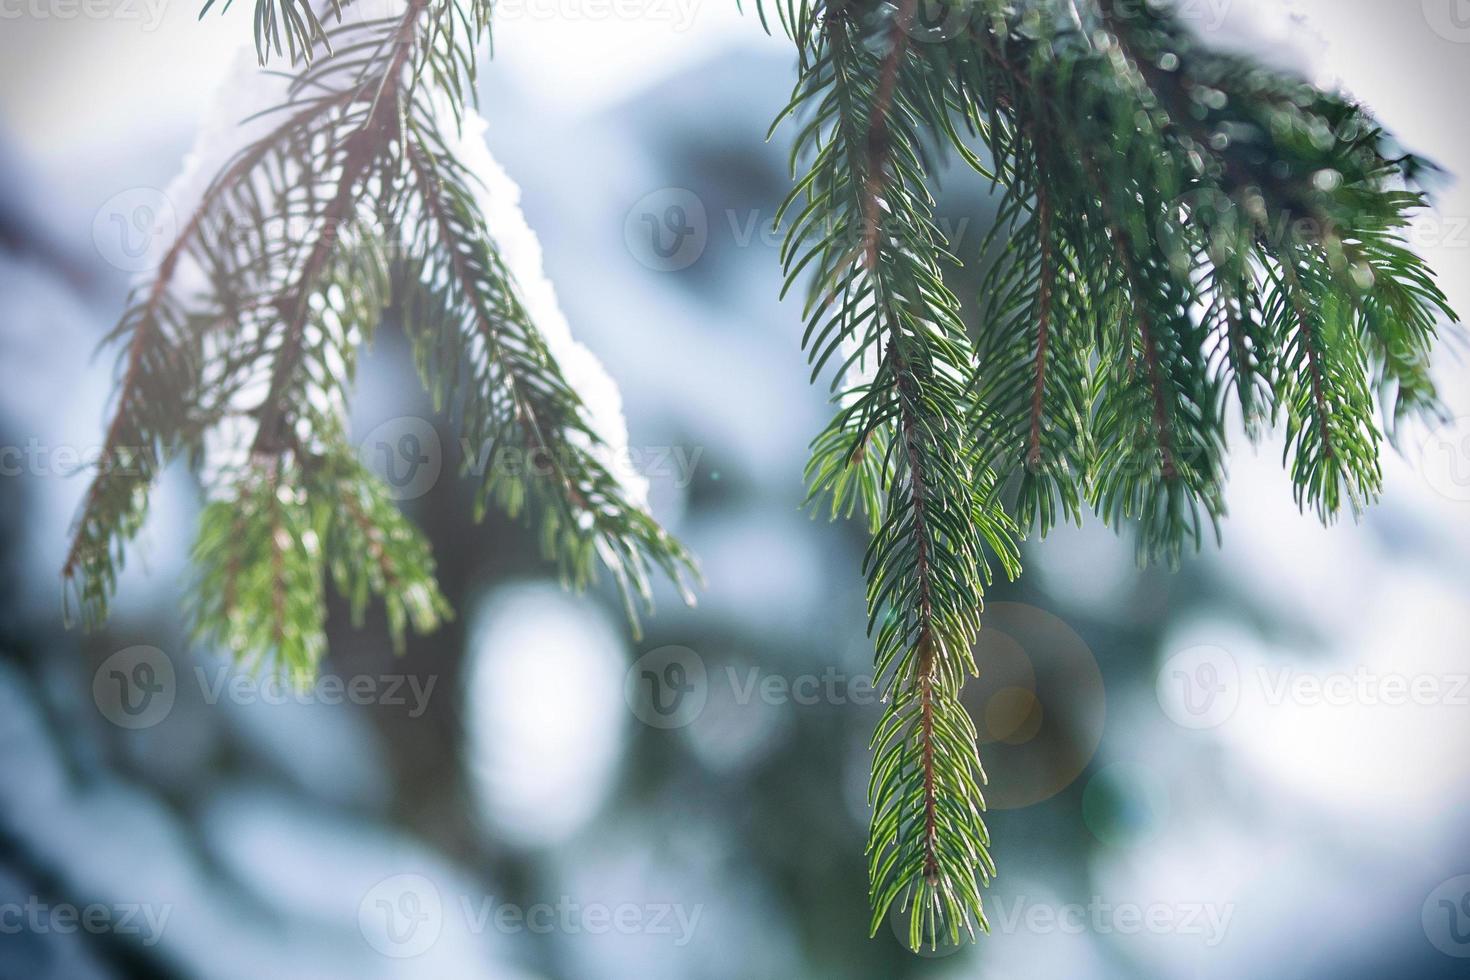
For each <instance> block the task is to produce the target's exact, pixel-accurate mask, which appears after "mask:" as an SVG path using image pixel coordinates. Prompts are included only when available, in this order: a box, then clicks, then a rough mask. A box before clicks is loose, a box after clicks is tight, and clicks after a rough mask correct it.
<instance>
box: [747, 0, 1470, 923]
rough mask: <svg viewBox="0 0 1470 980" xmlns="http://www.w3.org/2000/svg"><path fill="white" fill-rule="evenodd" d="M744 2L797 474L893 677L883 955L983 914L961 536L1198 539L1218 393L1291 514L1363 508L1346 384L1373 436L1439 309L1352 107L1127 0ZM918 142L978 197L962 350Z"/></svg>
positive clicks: (1403, 174)
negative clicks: (776, 61) (773, 159)
mask: <svg viewBox="0 0 1470 980" xmlns="http://www.w3.org/2000/svg"><path fill="white" fill-rule="evenodd" d="M758 9H759V8H758ZM775 9H776V11H777V14H778V18H777V19H778V22H779V23H780V24H781V26H782V27H783V28H784V29H785V30H786V32H787V33H788V34H789V35H790V36H791V37H792V38H793V39H794V41H795V42H796V46H797V52H798V55H797V62H798V69H799V73H800V78H799V81H798V85H797V89H796V91H795V93H794V95H793V97H792V99H791V102H790V104H789V105H788V106H787V107H786V108H785V109H784V110H783V111H782V113H781V115H780V117H779V118H778V120H777V121H778V122H780V121H781V119H784V118H786V117H788V116H795V117H797V118H798V119H799V120H800V122H799V125H800V128H799V130H798V134H797V137H796V141H795V143H796V145H795V151H794V152H795V156H794V158H796V159H801V158H809V159H810V161H811V163H810V169H809V170H808V171H807V172H806V173H805V174H804V175H803V176H801V177H800V178H799V179H798V182H797V184H796V187H795V188H794V190H793V191H792V193H791V195H790V196H789V197H788V199H787V201H786V202H785V203H784V204H783V206H782V208H781V210H780V212H779V213H778V217H777V223H778V225H779V224H781V223H782V221H784V220H785V219H787V218H788V217H790V219H791V220H790V222H789V227H788V232H787V235H788V237H787V240H786V244H785V246H784V248H783V250H782V256H781V258H782V263H783V267H784V269H785V272H786V276H787V279H786V283H785V289H786V290H790V289H791V288H792V287H793V286H794V284H795V283H796V281H797V280H798V278H806V279H807V281H808V283H809V292H808V298H807V302H806V305H805V307H804V309H803V318H804V319H805V321H806V330H805V334H804V337H803V345H804V346H805V347H806V349H807V351H808V356H809V358H810V359H811V362H812V366H813V372H812V377H813V380H815V379H816V378H817V377H818V376H820V375H821V374H822V373H823V372H824V371H828V372H830V373H831V374H832V376H833V382H832V385H833V390H834V392H835V393H836V397H835V400H836V403H837V412H836V415H835V417H834V418H833V420H832V422H831V423H830V424H829V425H828V427H827V429H826V430H824V431H823V432H822V433H821V434H820V435H819V436H818V437H817V439H816V440H815V441H814V442H813V445H812V459H811V462H810V463H809V465H808V467H807V474H808V479H809V481H810V484H811V487H812V493H811V497H812V500H813V502H816V501H819V500H820V499H821V498H823V497H830V498H831V513H832V514H833V516H834V517H835V516H837V515H839V514H843V515H850V514H852V513H854V512H855V511H856V510H857V509H858V508H862V509H863V510H864V511H865V512H866V513H867V516H868V521H869V526H870V529H871V531H872V533H873V541H872V544H871V546H870V548H869V551H868V554H867V556H866V558H865V562H864V569H865V572H866V573H867V575H868V577H869V581H868V599H869V616H870V621H869V624H870V629H876V631H877V633H876V641H877V663H878V666H879V672H880V675H881V676H884V677H886V678H887V690H888V691H889V692H890V694H891V695H892V697H893V700H892V703H891V705H890V707H889V710H888V711H887V712H886V713H885V716H884V719H883V722H882V723H881V725H880V728H879V731H878V735H877V737H876V738H875V741H874V745H875V748H876V750H877V752H876V756H875V760H874V776H873V783H872V788H871V796H872V800H873V803H874V819H873V824H872V827H871V830H870V845H869V851H870V857H871V860H872V864H871V868H870V871H871V892H872V901H873V909H874V920H873V922H874V926H875V927H876V926H877V924H878V923H879V922H880V921H881V920H882V918H883V916H884V915H885V914H887V911H888V909H889V908H890V906H891V905H892V903H893V902H895V901H899V902H900V907H901V908H904V909H906V910H909V911H910V913H911V914H910V918H909V927H908V939H909V942H910V944H911V945H913V946H915V947H917V946H918V945H920V944H921V943H929V944H933V943H935V942H937V939H938V936H939V935H941V934H943V935H946V936H947V937H948V938H949V939H951V940H956V941H957V940H958V938H959V936H960V935H961V933H963V932H964V931H965V929H966V927H967V926H968V924H969V923H970V922H972V921H974V922H978V923H979V924H980V925H981V926H982V927H983V925H984V913H983V908H982V906H981V903H980V898H979V894H978V891H977V884H976V882H977V879H978V880H982V881H983V880H984V879H985V878H987V877H988V876H989V874H991V873H992V872H993V866H992V865H991V864H990V859H989V857H988V854H987V847H988V840H987V838H986V837H985V832H984V827H983V824H982V823H981V820H980V809H981V806H982V804H981V798H980V792H979V785H980V783H981V782H982V781H983V773H982V772H981V770H980V768H979V763H978V760H977V759H976V758H975V754H974V731H973V727H972V726H971V723H970V719H969V718H968V715H967V714H966V713H965V711H964V709H963V708H962V707H961V706H960V705H959V702H958V699H957V696H958V691H959V683H960V680H961V676H962V673H963V670H965V669H973V662H972V660H971V656H970V652H969V646H970V643H971V642H972V641H973V639H974V636H975V631H976V630H977V629H978V627H979V617H978V610H979V607H980V602H981V593H982V588H983V586H984V584H985V581H986V579H987V577H988V572H987V571H986V569H985V564H984V559H985V553H986V552H987V551H991V552H995V553H998V554H999V555H1000V556H1001V558H1002V560H1003V562H1004V564H1005V566H1006V568H1007V570H1008V571H1013V570H1014V564H1015V556H1014V554H1013V553H1012V548H1011V545H1010V544H1009V532H1010V528H1011V524H1010V520H1011V516H1012V515H1013V516H1014V518H1015V521H1016V523H1017V524H1018V525H1019V526H1020V527H1021V528H1024V529H1030V528H1035V529H1037V530H1038V531H1039V533H1041V534H1045V533H1046V531H1047V530H1048V529H1050V528H1051V527H1052V526H1054V525H1055V524H1056V523H1058V522H1059V521H1061V520H1064V519H1065V520H1075V521H1080V520H1081V514H1082V504H1083V502H1084V501H1085V502H1086V503H1087V504H1088V505H1089V507H1090V508H1091V509H1092V510H1094V511H1095V512H1097V513H1098V514H1100V515H1101V516H1102V517H1103V518H1104V519H1105V520H1106V521H1107V522H1108V523H1110V524H1112V525H1114V526H1116V527H1122V526H1124V525H1135V526H1136V527H1137V540H1138V546H1139V555H1140V558H1141V559H1148V558H1163V559H1166V560H1169V561H1171V562H1172V561H1177V560H1178V559H1179V558H1180V557H1181V555H1182V554H1183V553H1184V552H1185V551H1186V550H1187V549H1191V548H1197V547H1198V546H1199V545H1200V544H1201V542H1202V540H1203V537H1204V534H1205V530H1206V528H1207V527H1209V528H1213V529H1214V530H1215V531H1216V533H1218V528H1219V521H1220V518H1221V517H1222V516H1223V514H1224V495H1223V485H1224V458H1225V433H1226V410H1225V409H1226V402H1227V398H1228V395H1229V393H1231V392H1233V393H1234V396H1235V398H1236V399H1237V400H1238V402H1239V404H1240V408H1241V411H1242V414H1243V416H1244V418H1245V421H1246V423H1247V431H1248V433H1249V434H1250V435H1251V436H1252V437H1253V438H1258V437H1260V436H1261V435H1263V434H1264V433H1265V432H1266V431H1268V430H1269V427H1270V425H1271V424H1272V423H1274V422H1275V421H1276V420H1277V419H1278V416H1279V415H1280V414H1283V413H1284V414H1285V416H1286V429H1287V455H1288V461H1289V465H1290V469H1291V473H1292V478H1293V482H1294V484H1295V487H1296V494H1297V499H1298V502H1299V504H1300V505H1301V506H1302V507H1303V508H1306V507H1309V506H1310V507H1313V508H1315V509H1316V510H1317V512H1318V513H1319V515H1320V516H1321V517H1322V519H1324V520H1329V519H1331V517H1332V516H1333V515H1335V514H1336V513H1337V512H1338V511H1339V510H1340V509H1341V508H1342V506H1343V505H1344V504H1345V503H1346V504H1350V505H1352V506H1353V507H1354V508H1355V509H1356V508H1357V507H1358V506H1360V505H1361V504H1362V503H1363V502H1365V501H1366V500H1368V499H1371V497H1372V496H1373V495H1374V494H1375V493H1376V492H1377V490H1378V487H1379V484H1380V482H1381V479H1380V477H1379V472H1378V462H1377V459H1378V447H1379V441H1380V438H1381V437H1380V434H1379V430H1380V427H1379V425H1378V423H1377V422H1376V420H1375V418H1374V413H1373V407H1372V400H1371V396H1370V387H1372V388H1377V389H1378V391H1379V395H1380V400H1381V401H1382V402H1383V410H1384V415H1385V426H1384V427H1387V426H1389V425H1391V424H1392V423H1393V422H1395V421H1397V420H1398V419H1400V418H1401V417H1403V416H1406V415H1408V414H1410V413H1413V412H1419V411H1433V410H1434V409H1435V406H1436V404H1437V402H1436V397H1435V394H1434V389H1433V385H1432V383H1431V382H1430V380H1429V376H1428V364H1429V353H1430V349H1431V347H1432V344H1433V342H1434V339H1435V334H1436V328H1437V322H1438V320H1439V319H1440V318H1441V317H1447V318H1449V319H1453V314H1452V313H1451V311H1450V310H1449V308H1448V306H1447V304H1446V303H1445V300H1444V296H1443V294H1442V293H1441V292H1440V291H1439V289H1438V287H1437V286H1436V285H1435V284H1434V281H1433V277H1432V274H1431V273H1430V272H1429V271H1428V269H1427V268H1426V267H1425V266H1424V264H1423V263H1422V262H1421V261H1420V260H1419V258H1418V257H1417V256H1415V255H1414V254H1413V253H1412V252H1411V251H1410V250H1408V249H1407V248H1405V247H1404V246H1403V243H1402V241H1401V239H1400V238H1399V236H1398V231H1399V229H1401V228H1402V227H1403V225H1404V223H1405V221H1406V220H1407V215H1408V213H1409V212H1411V211H1412V210H1413V209H1414V208H1417V207H1420V206H1422V205H1423V203H1424V200H1423V198H1422V196H1421V195H1420V194H1418V193H1417V192H1416V191H1414V190H1412V189H1411V188H1409V186H1408V185H1409V184H1410V183H1411V182H1412V180H1413V179H1414V176H1415V174H1416V173H1417V172H1418V171H1420V170H1422V169H1424V167H1425V166H1426V165H1425V164H1423V163H1422V161H1418V160H1417V159H1415V158H1413V157H1411V156H1408V155H1404V154H1398V155H1395V152H1396V151H1395V150H1394V148H1393V147H1392V146H1391V144H1390V142H1389V140H1388V137H1387V136H1386V135H1385V134H1384V133H1383V132H1382V130H1381V129H1380V128H1379V127H1377V126H1376V124H1374V123H1373V121H1372V120H1371V118H1370V117H1368V115H1367V114H1366V113H1365V112H1364V111H1363V110H1362V109H1361V108H1360V107H1358V106H1356V105H1353V104H1352V103H1350V102H1348V101H1346V100H1344V99H1342V98H1340V97H1338V96H1335V95H1332V94H1328V93H1323V92H1319V91H1316V90H1315V89H1313V88H1312V87H1311V86H1310V85H1309V84H1308V83H1306V82H1305V81H1303V80H1300V79H1297V78H1293V77H1290V76H1288V75H1284V74H1281V73H1277V72H1273V71H1270V70H1268V69H1265V68H1263V67H1262V66H1260V65H1258V64H1256V63H1254V62H1253V61H1251V60H1250V59H1248V58H1243V57H1239V56H1234V55H1227V54H1221V53H1218V52H1215V51H1212V50H1210V49H1208V48H1207V47H1205V46H1204V45H1202V44H1201V43H1199V42H1198V40H1197V39H1196V38H1194V37H1193V36H1192V35H1191V34H1190V33H1189V32H1188V31H1187V30H1185V29H1184V28H1183V27H1182V26H1181V25H1180V23H1179V22H1178V21H1177V19H1176V18H1175V17H1174V16H1173V15H1172V14H1170V13H1169V12H1167V11H1164V10H1161V9H1159V8H1157V7H1152V6H1150V7H1146V8H1140V7H1138V5H1132V6H1131V7H1130V10H1129V12H1128V16H1126V17H1124V16H1121V15H1120V13H1119V14H1115V11H1114V10H1113V5H1112V3H1111V2H1110V0H1084V2H1077V0H1027V2H1023V3H1000V2H990V0H986V2H982V3H977V4H972V5H966V6H964V7H958V6H957V7H956V8H955V9H953V10H949V11H945V10H941V11H938V13H940V14H942V15H945V14H947V15H948V17H947V18H946V19H945V22H946V23H947V24H949V25H951V26H957V27H958V28H959V29H958V30H957V31H955V32H953V36H929V37H926V39H925V40H926V43H924V44H922V45H912V44H910V43H909V40H908V33H907V31H906V30H905V27H907V26H909V25H910V24H911V22H912V18H913V15H914V13H915V4H914V3H912V2H908V0H900V2H898V3H892V4H889V3H885V4H880V3H876V2H871V0H864V2H860V0H841V2H829V3H818V4H805V3H798V2H794V0H793V2H787V3H784V4H778V5H777V6H776V8H775ZM759 13H760V16H761V21H762V24H763V25H767V26H768V21H767V19H766V11H765V10H764V9H759ZM930 13H934V12H933V11H930ZM972 143H973V144H978V145H979V146H981V147H983V150H984V151H985V154H986V157H985V158H982V157H981V155H980V154H979V153H978V152H977V151H976V149H975V147H974V146H972V145H971V144H972ZM943 152H952V153H954V154H955V155H956V156H957V157H959V158H960V159H962V160H964V161H965V162H966V163H967V164H968V165H969V166H970V167H971V168H972V169H974V170H975V171H976V172H978V173H979V174H981V175H982V176H984V177H986V178H987V179H988V180H990V181H992V182H993V183H994V184H996V185H997V186H998V187H999V190H1000V192H1001V193H1000V205H999V218H998V220H997V222H996V226H995V229H994V231H993V233H992V236H991V238H990V239H988V240H987V242H986V243H985V245H984V246H983V247H982V248H981V249H980V250H979V252H978V253H977V254H978V255H985V254H986V253H988V252H990V251H991V245H992V244H995V243H1002V244H1003V248H1002V249H1001V250H1000V255H999V258H998V259H997V260H996V261H995V262H994V263H993V264H992V265H991V268H990V269H989V271H988V273H987V275H986V277H985V279H984V285H983V287H982V296H981V308H982V313H981V317H980V323H979V328H978V331H977V339H976V340H975V343H974V346H973V349H972V348H971V345H970V341H969V339H968V337H966V335H965V331H964V329H963V327H962V326H961V325H960V320H959V305H958V301H957V300H956V299H955V298H954V297H953V295H952V294H951V293H950V292H949V290H948V289H947V288H946V287H945V285H944V282H943V279H942V276H941V273H940V269H941V264H942V263H944V262H948V261H951V257H950V256H949V255H948V253H947V251H946V248H947V246H946V243H945V242H944V241H943V239H942V237H941V236H940V235H939V234H938V232H937V230H936V229H935V228H934V226H933V221H932V215H931V208H932V202H931V198H930V193H929V183H930V181H931V180H932V174H933V172H934V167H933V163H932V158H933V157H934V156H936V155H937V154H940V153H943ZM961 419H963V420H965V423H964V424H963V425H957V424H956V423H957V421H958V420H961ZM999 480H1003V481H1005V482H1006V484H1007V485H1008V486H1011V487H1013V488H1014V489H1015V490H1016V494H1015V497H1014V501H1015V502H1014V505H1013V507H1011V508H1010V510H1009V515H1008V513H1007V510H1006V509H1005V508H1003V507H1002V506H1001V504H1000V500H999V496H998V494H997V493H996V487H997V485H998V481H999ZM910 902H912V905H910Z"/></svg>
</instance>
